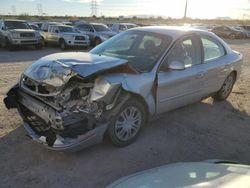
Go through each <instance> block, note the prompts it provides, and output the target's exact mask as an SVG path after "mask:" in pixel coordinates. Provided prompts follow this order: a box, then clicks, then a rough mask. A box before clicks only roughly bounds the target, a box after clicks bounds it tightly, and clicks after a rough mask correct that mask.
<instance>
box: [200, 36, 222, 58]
mask: <svg viewBox="0 0 250 188" xmlns="http://www.w3.org/2000/svg"><path fill="white" fill-rule="evenodd" d="M201 41H202V45H203V49H204V62H205V63H206V62H208V61H210V60H214V59H217V58H219V57H222V56H224V55H225V54H226V52H225V49H224V47H223V46H222V45H221V44H220V43H219V42H217V41H215V40H213V39H211V38H209V37H201Z"/></svg>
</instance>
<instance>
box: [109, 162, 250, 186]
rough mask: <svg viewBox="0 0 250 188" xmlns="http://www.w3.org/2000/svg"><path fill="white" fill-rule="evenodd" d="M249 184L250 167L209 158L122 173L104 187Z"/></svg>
mask: <svg viewBox="0 0 250 188" xmlns="http://www.w3.org/2000/svg"><path fill="white" fill-rule="evenodd" d="M131 187H133V188H142V187H143V188H144V187H145V188H172V187H192V188H194V187H227V188H228V187H230V188H237V187H250V167H249V166H246V165H238V164H226V163H225V164H223V163H222V164H214V163H208V162H193V163H176V164H170V165H165V166H160V167H158V168H153V169H150V170H145V171H142V172H139V173H136V174H132V175H129V176H126V177H123V178H121V179H119V180H117V181H115V182H114V183H112V184H111V185H109V186H107V188H131Z"/></svg>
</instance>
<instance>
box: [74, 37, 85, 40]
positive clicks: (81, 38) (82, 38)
mask: <svg viewBox="0 0 250 188" xmlns="http://www.w3.org/2000/svg"><path fill="white" fill-rule="evenodd" d="M75 40H85V37H84V36H76V37H75Z"/></svg>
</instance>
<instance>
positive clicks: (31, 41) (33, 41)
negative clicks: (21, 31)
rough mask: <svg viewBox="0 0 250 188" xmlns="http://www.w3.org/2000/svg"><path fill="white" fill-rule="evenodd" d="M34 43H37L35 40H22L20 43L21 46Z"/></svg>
mask: <svg viewBox="0 0 250 188" xmlns="http://www.w3.org/2000/svg"><path fill="white" fill-rule="evenodd" d="M35 42H37V41H36V40H23V41H21V43H23V44H27V43H35Z"/></svg>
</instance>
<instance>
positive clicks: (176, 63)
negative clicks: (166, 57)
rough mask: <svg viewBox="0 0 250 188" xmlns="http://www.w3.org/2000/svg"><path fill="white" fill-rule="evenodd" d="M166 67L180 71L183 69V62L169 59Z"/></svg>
mask: <svg viewBox="0 0 250 188" xmlns="http://www.w3.org/2000/svg"><path fill="white" fill-rule="evenodd" d="M168 69H171V70H179V71H181V70H184V69H185V64H184V63H183V62H180V61H171V62H170V63H169V65H168Z"/></svg>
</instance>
